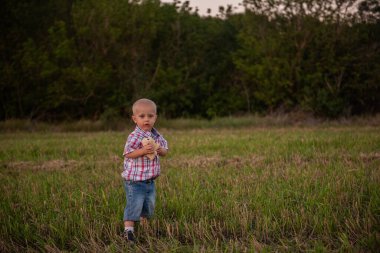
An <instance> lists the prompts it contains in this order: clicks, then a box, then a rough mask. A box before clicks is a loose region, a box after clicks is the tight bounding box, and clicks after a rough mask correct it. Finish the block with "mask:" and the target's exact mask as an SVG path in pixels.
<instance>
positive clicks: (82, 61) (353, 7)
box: [0, 0, 380, 121]
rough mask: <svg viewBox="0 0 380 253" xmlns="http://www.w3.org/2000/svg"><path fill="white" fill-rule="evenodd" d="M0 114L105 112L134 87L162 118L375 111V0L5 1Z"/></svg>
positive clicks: (379, 60)
mask: <svg viewBox="0 0 380 253" xmlns="http://www.w3.org/2000/svg"><path fill="white" fill-rule="evenodd" d="M3 2H4V3H3V4H2V5H3V7H2V8H1V10H0V13H1V14H2V17H3V18H2V23H1V24H0V27H1V31H2V32H1V37H0V57H1V58H0V71H1V73H0V76H1V80H0V90H1V92H0V93H1V95H0V96H1V107H0V119H1V120H6V119H11V118H27V119H36V120H53V121H56V120H68V119H70V120H72V119H82V118H87V119H94V120H97V119H112V118H117V117H120V116H126V115H128V114H129V113H130V112H129V111H128V110H127V109H126V108H129V107H130V106H131V104H132V103H133V101H134V100H135V99H137V98H140V97H149V98H151V99H153V100H155V101H156V102H157V104H158V105H159V113H160V114H161V115H163V116H165V117H167V118H176V117H206V118H212V117H217V116H226V115H239V114H246V113H263V114H265V113H269V112H274V111H281V112H288V111H292V110H301V111H306V112H310V113H313V114H314V115H318V116H323V117H340V116H350V115H358V114H371V113H378V112H379V109H380V103H379V101H380V85H379V84H380V22H379V20H380V4H379V3H378V1H377V0H361V1H355V0H326V1H321V0H271V1H269V0H267V1H265V0H245V1H243V4H244V7H245V12H244V13H234V12H233V9H232V7H231V6H221V7H219V12H218V15H217V16H206V17H204V16H200V15H199V14H198V12H197V10H196V9H195V10H194V9H193V8H191V7H190V5H189V2H188V1H185V2H180V1H177V0H175V1H173V3H169V4H164V3H161V2H160V1H158V0H43V1H42V0H19V1H11V0H5V1H3Z"/></svg>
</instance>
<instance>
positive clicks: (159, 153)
mask: <svg viewBox="0 0 380 253" xmlns="http://www.w3.org/2000/svg"><path fill="white" fill-rule="evenodd" d="M167 152H168V151H167V150H166V149H165V148H163V147H161V146H160V147H158V149H157V154H158V155H160V156H165V155H166V153H167Z"/></svg>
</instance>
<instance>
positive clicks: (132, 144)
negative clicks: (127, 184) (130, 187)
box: [121, 126, 168, 181]
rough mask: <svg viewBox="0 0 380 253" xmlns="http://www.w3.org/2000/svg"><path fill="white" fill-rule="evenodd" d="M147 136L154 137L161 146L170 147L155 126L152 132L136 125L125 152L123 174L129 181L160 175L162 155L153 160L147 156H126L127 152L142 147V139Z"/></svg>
mask: <svg viewBox="0 0 380 253" xmlns="http://www.w3.org/2000/svg"><path fill="white" fill-rule="evenodd" d="M145 137H152V138H153V139H154V140H155V141H156V142H157V143H158V144H160V146H161V147H163V148H166V149H168V143H167V141H166V140H165V139H164V137H163V136H162V135H161V134H160V133H159V132H158V131H157V130H156V129H155V128H153V129H152V131H151V132H145V131H143V130H142V129H141V128H139V127H138V126H136V128H135V130H134V131H133V132H132V133H131V134H130V135H129V136H128V139H127V143H126V144H125V147H124V153H123V155H124V171H123V173H121V176H122V177H123V178H124V179H125V180H127V181H144V180H149V179H154V178H156V177H158V176H159V175H160V157H159V156H158V155H156V157H155V158H154V159H153V160H149V158H148V157H146V156H140V157H138V158H135V159H132V158H127V157H126V156H125V154H129V153H131V152H133V151H135V150H136V149H140V148H142V143H141V140H142V139H143V138H145Z"/></svg>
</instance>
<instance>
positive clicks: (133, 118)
mask: <svg viewBox="0 0 380 253" xmlns="http://www.w3.org/2000/svg"><path fill="white" fill-rule="evenodd" d="M131 118H132V120H133V122H135V123H136V116H135V115H132V117H131Z"/></svg>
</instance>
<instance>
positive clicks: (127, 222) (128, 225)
mask: <svg viewBox="0 0 380 253" xmlns="http://www.w3.org/2000/svg"><path fill="white" fill-rule="evenodd" d="M134 226H135V222H134V221H130V220H126V221H124V227H125V228H128V227H132V228H133V227H134Z"/></svg>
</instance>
